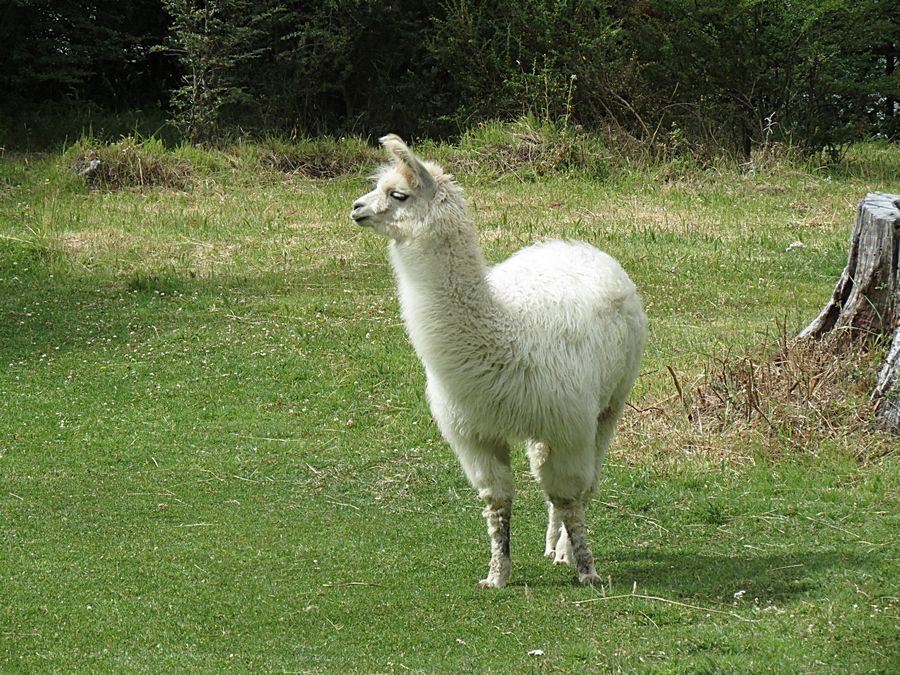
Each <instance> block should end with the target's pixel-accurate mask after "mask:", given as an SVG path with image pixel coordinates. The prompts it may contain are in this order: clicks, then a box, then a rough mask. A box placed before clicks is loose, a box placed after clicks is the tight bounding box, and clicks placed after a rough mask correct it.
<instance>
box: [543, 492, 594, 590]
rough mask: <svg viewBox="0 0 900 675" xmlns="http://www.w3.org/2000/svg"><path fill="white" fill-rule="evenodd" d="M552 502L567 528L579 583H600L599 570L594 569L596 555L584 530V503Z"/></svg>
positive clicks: (569, 501) (561, 500)
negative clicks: (592, 551)
mask: <svg viewBox="0 0 900 675" xmlns="http://www.w3.org/2000/svg"><path fill="white" fill-rule="evenodd" d="M551 499H552V498H551ZM552 502H553V507H554V509H555V510H556V511H558V512H559V517H560V520H561V521H562V523H563V525H564V526H565V531H566V534H567V535H568V539H569V542H568V543H569V544H570V545H571V547H572V557H574V559H575V560H574V562H575V567H576V569H577V570H578V581H579V583H582V584H596V583H600V577H599V576H598V575H597V570H596V569H594V554H593V553H591V549H590V547H589V546H588V542H587V534H586V533H585V529H584V503H583V502H581V501H577V500H572V499H552ZM560 539H562V537H560ZM561 544H562V542H559V543H558V544H557V548H559V546H560V545H561ZM558 556H559V551H558V550H557V559H558Z"/></svg>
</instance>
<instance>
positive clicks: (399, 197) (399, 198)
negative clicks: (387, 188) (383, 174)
mask: <svg viewBox="0 0 900 675" xmlns="http://www.w3.org/2000/svg"><path fill="white" fill-rule="evenodd" d="M390 195H391V197H392V198H393V199H396V200H397V201H398V202H405V201H406V200H407V199H408V198H409V195H405V194H403V193H402V192H397V191H396V190H394V191H392V192H391V193H390Z"/></svg>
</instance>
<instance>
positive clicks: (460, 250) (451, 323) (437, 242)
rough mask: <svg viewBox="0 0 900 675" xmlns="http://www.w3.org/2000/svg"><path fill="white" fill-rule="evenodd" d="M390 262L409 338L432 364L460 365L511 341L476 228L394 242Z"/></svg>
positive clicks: (437, 368) (502, 347) (425, 359)
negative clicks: (492, 290) (491, 286)
mask: <svg viewBox="0 0 900 675" xmlns="http://www.w3.org/2000/svg"><path fill="white" fill-rule="evenodd" d="M391 262H392V264H393V267H394V271H395V273H396V275H397V285H398V288H399V292H400V302H401V305H402V308H403V319H404V322H405V323H406V327H407V330H408V332H409V337H410V340H411V341H412V343H413V346H414V347H415V349H416V352H417V353H418V355H419V357H420V358H421V359H422V360H423V361H424V362H425V363H426V365H427V366H428V367H429V368H432V369H433V370H435V371H440V370H442V369H443V367H444V366H446V367H447V368H450V369H457V368H460V367H461V366H462V365H463V364H468V363H470V362H471V361H472V359H473V358H477V359H478V360H481V361H483V360H484V359H485V357H489V356H490V355H491V354H492V353H496V352H498V351H500V350H503V349H504V345H507V344H508V337H507V336H506V335H505V331H504V323H505V322H504V321H503V313H502V311H501V310H500V308H499V307H498V305H497V303H496V302H495V300H494V298H493V295H492V293H491V289H490V286H489V284H488V282H487V270H488V267H487V264H486V263H485V260H484V256H483V255H482V252H481V247H480V246H479V245H478V241H477V235H476V233H475V231H474V228H466V229H463V230H461V231H460V230H456V231H454V232H452V233H451V234H449V235H447V236H442V237H439V238H434V239H432V238H427V239H426V240H413V241H409V242H402V243H397V242H392V244H391Z"/></svg>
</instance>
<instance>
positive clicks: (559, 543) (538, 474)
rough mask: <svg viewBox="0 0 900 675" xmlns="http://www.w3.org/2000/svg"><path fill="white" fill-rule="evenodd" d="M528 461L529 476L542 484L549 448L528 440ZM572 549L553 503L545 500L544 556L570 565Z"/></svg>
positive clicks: (548, 457)
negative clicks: (529, 467)
mask: <svg viewBox="0 0 900 675" xmlns="http://www.w3.org/2000/svg"><path fill="white" fill-rule="evenodd" d="M525 450H526V452H527V454H528V461H529V463H530V464H531V474H532V475H533V476H534V479H535V480H536V481H538V482H539V483H542V484H543V482H544V478H545V465H546V464H547V462H548V461H549V459H550V447H549V446H548V445H547V444H546V443H542V442H540V441H535V440H531V439H529V440H528V441H526V443H525ZM571 553H572V547H571V546H570V545H569V537H568V536H567V534H566V528H565V526H564V525H563V522H562V520H561V519H560V515H559V511H557V509H556V508H555V507H554V506H553V502H551V501H550V500H549V499H547V535H546V538H545V539H544V556H545V557H547V558H552V559H553V562H554V563H555V564H557V565H559V564H571V563H572V561H573V558H572V555H571Z"/></svg>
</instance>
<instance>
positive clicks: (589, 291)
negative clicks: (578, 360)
mask: <svg viewBox="0 0 900 675" xmlns="http://www.w3.org/2000/svg"><path fill="white" fill-rule="evenodd" d="M488 281H489V283H490V285H491V288H492V289H493V291H494V294H495V297H496V298H497V300H498V301H499V302H500V303H502V304H503V305H504V306H505V307H507V308H508V310H509V311H511V312H513V313H514V314H517V315H519V316H521V317H522V318H523V319H526V320H529V321H540V322H541V323H542V324H546V325H542V326H540V328H541V330H544V331H545V330H548V329H550V330H554V327H555V331H554V332H556V331H563V335H560V336H559V337H568V338H576V339H577V338H578V337H579V336H580V335H581V333H582V332H583V331H585V330H592V329H593V328H594V327H595V326H596V324H597V323H598V322H601V323H602V322H604V321H605V320H613V319H614V318H615V317H618V316H621V315H622V313H623V312H624V313H625V314H633V315H635V316H636V317H640V316H642V315H643V308H642V306H641V302H640V296H639V295H638V292H637V289H636V288H635V285H634V284H633V283H632V281H631V279H630V278H629V277H628V274H627V273H626V272H625V270H624V269H622V266H621V265H620V264H619V263H618V262H617V261H616V260H615V258H613V257H612V256H610V255H609V254H607V253H604V252H603V251H600V250H599V249H597V248H595V247H593V246H591V245H589V244H585V243H584V242H580V241H559V240H551V241H547V242H541V243H538V244H534V245H532V246H529V247H527V248H524V249H522V250H521V251H519V252H518V253H515V254H514V255H513V256H511V257H510V258H509V259H507V260H505V261H504V262H502V263H500V264H498V265H496V266H495V267H493V268H492V269H491V270H490V272H489V274H488ZM523 328H526V327H525V326H523Z"/></svg>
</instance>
